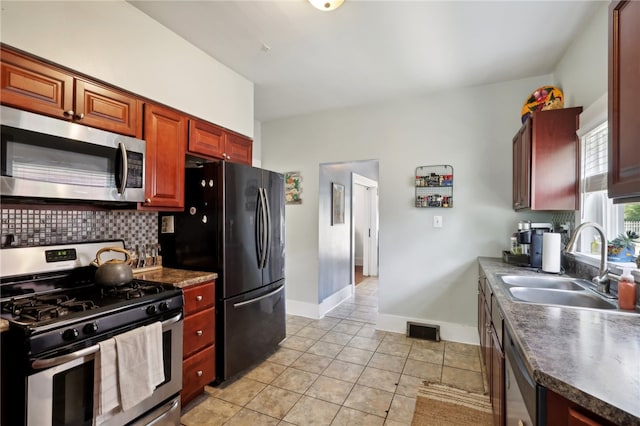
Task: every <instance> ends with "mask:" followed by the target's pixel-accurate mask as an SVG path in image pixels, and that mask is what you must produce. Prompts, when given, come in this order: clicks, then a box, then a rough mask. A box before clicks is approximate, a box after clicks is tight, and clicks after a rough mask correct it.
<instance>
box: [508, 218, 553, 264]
mask: <svg viewBox="0 0 640 426" xmlns="http://www.w3.org/2000/svg"><path fill="white" fill-rule="evenodd" d="M552 231H553V225H552V224H551V223H536V222H534V223H531V222H520V223H519V224H518V232H517V233H516V238H517V240H518V244H520V245H521V247H522V254H524V255H528V256H529V264H528V266H530V267H532V268H542V234H544V233H545V232H552Z"/></svg>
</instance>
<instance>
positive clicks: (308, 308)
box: [285, 299, 320, 319]
mask: <svg viewBox="0 0 640 426" xmlns="http://www.w3.org/2000/svg"><path fill="white" fill-rule="evenodd" d="M285 309H286V311H287V314H288V315H297V316H299V317H306V318H313V319H320V309H319V305H315V304H313V303H308V302H300V301H298V300H289V299H287V300H286V303H285Z"/></svg>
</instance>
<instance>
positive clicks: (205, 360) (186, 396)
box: [180, 346, 216, 406]
mask: <svg viewBox="0 0 640 426" xmlns="http://www.w3.org/2000/svg"><path fill="white" fill-rule="evenodd" d="M215 377H216V369H215V346H209V347H208V348H206V349H204V350H203V351H200V352H198V353H196V354H195V355H193V356H192V357H189V358H188V359H186V360H185V361H184V362H183V363H182V391H181V393H180V395H181V396H182V405H183V406H184V405H185V404H186V403H187V402H188V401H190V400H192V399H193V398H194V397H195V396H197V395H198V394H200V393H202V390H203V388H204V386H205V385H207V384H208V383H211V382H212V381H213V380H214V379H215Z"/></svg>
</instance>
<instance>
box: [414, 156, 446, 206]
mask: <svg viewBox="0 0 640 426" xmlns="http://www.w3.org/2000/svg"><path fill="white" fill-rule="evenodd" d="M415 176H416V180H415V206H416V207H431V208H451V207H453V167H452V166H450V165H436V166H420V167H416V171H415Z"/></svg>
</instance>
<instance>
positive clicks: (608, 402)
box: [478, 257, 640, 424]
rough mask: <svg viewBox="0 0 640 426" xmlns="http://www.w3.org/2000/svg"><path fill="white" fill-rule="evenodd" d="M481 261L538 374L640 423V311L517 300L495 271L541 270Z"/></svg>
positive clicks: (622, 419) (597, 409)
mask: <svg viewBox="0 0 640 426" xmlns="http://www.w3.org/2000/svg"><path fill="white" fill-rule="evenodd" d="M478 261H479V263H480V266H481V267H482V269H483V270H484V272H485V274H486V277H487V281H488V283H489V284H490V285H491V288H492V290H493V292H494V296H495V298H496V300H497V302H498V304H499V305H500V308H501V309H502V311H503V313H504V317H505V322H506V324H507V326H508V327H509V329H510V330H511V334H512V337H513V338H514V339H515V340H516V341H517V343H518V345H519V347H520V349H521V351H522V353H523V356H524V358H525V363H526V364H527V368H528V370H529V373H531V375H532V376H533V378H534V380H535V381H536V382H538V383H539V384H541V385H542V386H544V387H546V388H548V389H551V390H552V391H554V392H555V393H557V394H559V395H562V396H563V397H565V398H566V399H568V400H571V401H573V402H575V403H577V404H579V405H581V406H583V407H585V408H587V409H588V410H590V411H592V412H594V413H596V414H598V415H600V416H602V417H604V418H606V419H608V420H611V421H612V422H615V423H617V424H639V423H640V316H638V315H633V314H626V313H623V312H620V311H606V310H595V309H581V308H570V307H562V306H550V305H537V304H530V303H517V302H514V301H513V300H511V299H510V297H509V296H508V295H507V294H506V290H505V289H504V287H503V286H502V285H501V284H500V283H499V281H498V278H497V277H496V275H495V274H497V273H515V274H519V275H525V274H527V275H532V274H537V272H535V271H532V270H529V269H525V268H521V267H517V266H513V265H509V264H506V263H504V262H502V259H499V258H487V257H480V258H478Z"/></svg>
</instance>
